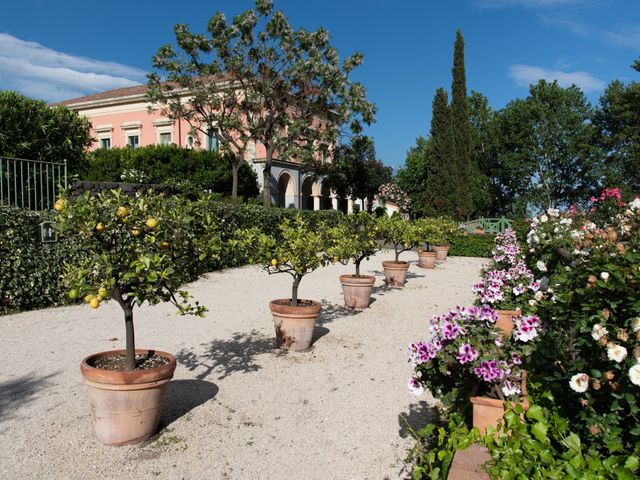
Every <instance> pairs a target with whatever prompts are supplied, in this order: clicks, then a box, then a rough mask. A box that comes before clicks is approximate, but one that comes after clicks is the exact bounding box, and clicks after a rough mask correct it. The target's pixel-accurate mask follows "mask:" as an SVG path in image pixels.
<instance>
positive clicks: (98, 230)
mask: <svg viewBox="0 0 640 480" xmlns="http://www.w3.org/2000/svg"><path fill="white" fill-rule="evenodd" d="M103 230H104V224H103V223H102V222H100V223H98V224H97V225H96V232H98V233H100V232H102V231H103Z"/></svg>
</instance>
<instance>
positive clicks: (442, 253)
mask: <svg viewBox="0 0 640 480" xmlns="http://www.w3.org/2000/svg"><path fill="white" fill-rule="evenodd" d="M431 250H432V251H434V252H436V253H437V254H438V257H437V259H436V261H437V262H444V261H445V260H446V259H447V254H448V253H449V245H431Z"/></svg>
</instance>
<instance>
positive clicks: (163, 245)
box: [160, 242, 169, 250]
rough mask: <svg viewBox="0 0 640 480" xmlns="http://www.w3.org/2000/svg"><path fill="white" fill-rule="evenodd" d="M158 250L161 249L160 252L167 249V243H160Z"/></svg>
mask: <svg viewBox="0 0 640 480" xmlns="http://www.w3.org/2000/svg"><path fill="white" fill-rule="evenodd" d="M160 248H161V249H162V250H166V249H168V248H169V242H162V243H161V244H160Z"/></svg>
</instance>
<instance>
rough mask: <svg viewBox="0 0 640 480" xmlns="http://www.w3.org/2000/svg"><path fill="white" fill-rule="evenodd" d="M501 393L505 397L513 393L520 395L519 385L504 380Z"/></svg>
mask: <svg viewBox="0 0 640 480" xmlns="http://www.w3.org/2000/svg"><path fill="white" fill-rule="evenodd" d="M502 393H504V396H505V397H511V396H513V395H520V393H521V391H520V387H518V385H516V384H515V383H511V382H505V384H504V385H503V387H502Z"/></svg>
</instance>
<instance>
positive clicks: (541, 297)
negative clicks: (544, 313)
mask: <svg viewBox="0 0 640 480" xmlns="http://www.w3.org/2000/svg"><path fill="white" fill-rule="evenodd" d="M533 298H535V299H536V300H537V301H540V300H542V299H543V298H544V293H542V292H541V291H540V290H538V291H537V292H536V293H534V294H533Z"/></svg>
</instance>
